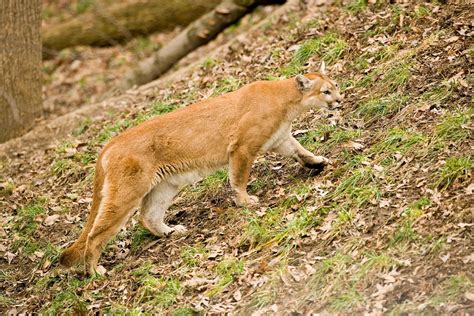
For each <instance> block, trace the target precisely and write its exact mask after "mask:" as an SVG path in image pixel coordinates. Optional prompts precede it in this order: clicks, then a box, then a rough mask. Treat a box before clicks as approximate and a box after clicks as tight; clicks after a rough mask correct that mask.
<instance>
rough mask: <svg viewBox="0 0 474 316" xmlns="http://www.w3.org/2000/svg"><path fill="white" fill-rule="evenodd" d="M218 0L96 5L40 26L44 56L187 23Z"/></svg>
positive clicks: (149, 0)
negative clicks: (70, 16) (51, 23)
mask: <svg viewBox="0 0 474 316" xmlns="http://www.w3.org/2000/svg"><path fill="white" fill-rule="evenodd" d="M219 2H220V0H134V1H132V2H127V3H121V4H116V5H113V6H111V7H108V8H107V7H102V6H95V7H94V9H93V10H92V11H91V12H90V13H85V14H83V15H80V16H78V17H76V18H74V19H71V20H69V21H66V22H63V23H59V24H57V25H52V26H48V27H46V28H44V29H43V48H44V55H45V57H49V56H52V55H54V54H55V53H56V52H57V51H59V50H61V49H63V48H66V47H71V46H76V45H90V46H107V45H115V44H117V42H123V41H127V40H130V39H132V38H133V37H135V36H137V35H146V34H150V33H153V32H156V31H164V30H170V29H173V28H174V27H176V26H177V25H188V24H189V23H190V22H192V21H194V20H195V19H197V18H198V17H200V16H201V15H203V14H204V13H206V12H208V11H209V10H211V9H212V8H214V7H215V6H216V5H217V4H218V3H219Z"/></svg>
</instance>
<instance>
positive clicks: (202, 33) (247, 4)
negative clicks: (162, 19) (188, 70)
mask: <svg viewBox="0 0 474 316" xmlns="http://www.w3.org/2000/svg"><path fill="white" fill-rule="evenodd" d="M254 3H255V0H223V1H222V2H221V3H220V4H219V5H218V6H217V7H216V8H214V9H213V10H212V11H210V12H208V13H206V14H205V15H203V16H202V17H200V18H199V19H198V20H196V21H194V22H193V23H191V24H190V25H188V26H187V27H186V29H184V30H183V31H182V32H181V33H180V34H179V35H178V36H176V37H175V38H173V39H172V40H171V41H170V42H169V43H168V44H166V45H165V46H164V47H163V48H161V49H160V50H158V51H157V52H156V53H154V55H152V56H151V57H149V58H147V59H145V60H144V61H142V62H141V63H140V64H139V65H138V67H137V68H136V69H134V70H132V71H130V72H129V73H128V74H127V75H126V76H125V79H124V81H123V82H122V84H121V86H122V88H125V89H126V88H129V87H131V86H133V85H135V84H136V85H141V84H144V83H147V82H150V81H152V80H154V79H156V78H158V77H159V76H160V75H161V74H163V73H164V72H165V71H167V70H168V69H170V68H171V67H172V66H173V65H174V64H175V63H176V62H177V61H178V60H180V59H181V58H182V57H184V56H186V54H188V53H189V52H191V51H193V50H194V49H196V48H197V47H199V46H201V45H203V44H205V43H207V42H209V41H210V40H211V39H213V38H214V37H216V35H217V34H219V32H221V31H222V30H224V29H225V28H226V27H227V26H228V25H230V24H232V23H234V22H235V21H237V20H238V19H240V18H241V17H242V16H244V15H245V14H246V13H247V12H248V11H249V10H250V8H251V6H252V5H253V4H254Z"/></svg>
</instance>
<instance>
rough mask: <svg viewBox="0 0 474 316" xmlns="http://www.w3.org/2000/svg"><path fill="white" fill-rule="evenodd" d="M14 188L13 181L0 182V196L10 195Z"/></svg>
mask: <svg viewBox="0 0 474 316" xmlns="http://www.w3.org/2000/svg"><path fill="white" fill-rule="evenodd" d="M0 170H1V169H0ZM14 190H15V183H13V181H11V180H8V181H6V182H4V183H0V197H1V196H6V195H11V194H12V193H13V191H14Z"/></svg>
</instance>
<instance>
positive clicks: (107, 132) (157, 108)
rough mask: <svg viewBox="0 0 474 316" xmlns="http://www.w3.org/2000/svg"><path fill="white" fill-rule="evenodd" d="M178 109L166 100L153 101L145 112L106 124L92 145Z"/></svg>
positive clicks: (104, 141)
mask: <svg viewBox="0 0 474 316" xmlns="http://www.w3.org/2000/svg"><path fill="white" fill-rule="evenodd" d="M175 109H176V106H175V105H173V104H171V103H169V102H167V101H166V100H164V101H163V100H157V101H155V102H153V103H152V104H151V105H150V107H149V109H147V110H146V111H145V112H139V113H137V114H136V115H134V116H129V117H125V118H122V119H118V120H117V121H115V122H114V123H109V124H106V125H105V126H103V127H102V129H101V130H100V131H99V132H98V133H97V134H96V137H95V139H93V140H92V143H91V145H94V144H97V143H98V144H104V143H106V142H107V141H108V140H109V139H110V138H112V137H113V136H115V135H117V134H119V133H120V132H122V131H124V130H126V129H128V128H131V127H134V126H137V125H138V124H140V123H142V122H144V121H146V120H149V119H151V118H153V117H154V116H157V115H162V114H165V113H169V112H171V111H173V110H175Z"/></svg>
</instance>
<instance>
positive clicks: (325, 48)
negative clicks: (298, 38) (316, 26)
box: [281, 32, 347, 77]
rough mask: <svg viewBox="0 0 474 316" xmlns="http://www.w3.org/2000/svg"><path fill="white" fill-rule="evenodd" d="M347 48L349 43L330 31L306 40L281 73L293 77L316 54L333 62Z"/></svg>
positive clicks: (328, 61) (329, 62)
mask: <svg viewBox="0 0 474 316" xmlns="http://www.w3.org/2000/svg"><path fill="white" fill-rule="evenodd" d="M346 50H347V43H346V42H345V41H344V40H343V39H341V38H339V37H338V36H337V35H336V34H335V33H331V32H328V33H326V34H325V35H323V36H321V37H318V38H312V39H309V40H306V41H305V42H303V43H302V44H301V45H300V47H299V48H298V50H297V51H296V52H295V54H294V55H293V58H292V59H291V61H290V63H289V64H288V65H287V66H285V67H283V68H282V69H281V74H282V75H283V76H285V77H291V76H294V75H296V74H298V73H300V72H301V71H302V69H303V66H304V65H305V64H306V62H307V61H308V60H309V59H310V58H311V57H313V56H315V55H319V56H320V59H321V60H324V61H325V62H326V63H328V64H331V63H332V62H334V61H336V60H337V59H339V58H340V57H341V56H342V55H343V54H344V52H345V51H346Z"/></svg>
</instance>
